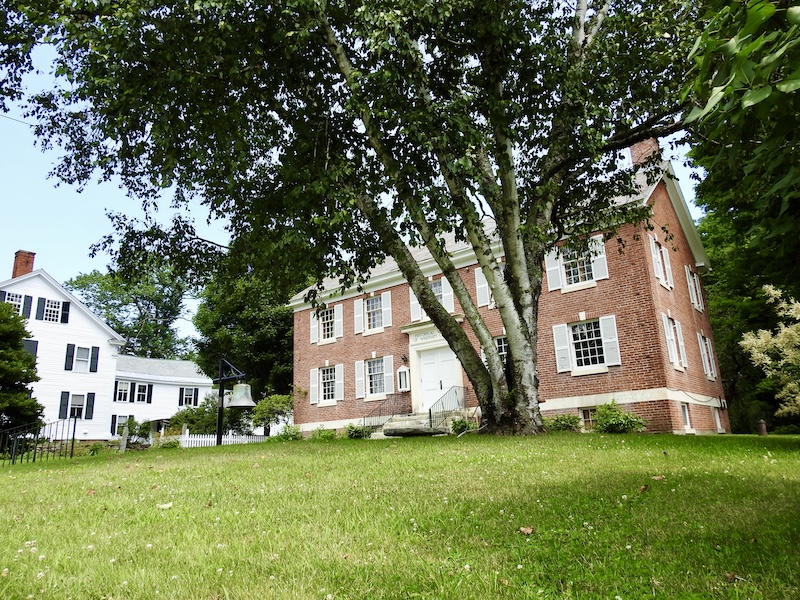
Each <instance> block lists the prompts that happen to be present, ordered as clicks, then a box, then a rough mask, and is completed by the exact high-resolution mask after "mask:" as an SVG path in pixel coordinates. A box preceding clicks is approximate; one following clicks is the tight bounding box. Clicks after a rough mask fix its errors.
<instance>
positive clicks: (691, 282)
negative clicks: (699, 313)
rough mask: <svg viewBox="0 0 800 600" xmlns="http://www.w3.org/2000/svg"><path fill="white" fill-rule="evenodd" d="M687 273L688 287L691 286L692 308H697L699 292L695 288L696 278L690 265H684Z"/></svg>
mask: <svg viewBox="0 0 800 600" xmlns="http://www.w3.org/2000/svg"><path fill="white" fill-rule="evenodd" d="M683 269H684V271H686V285H688V286H689V299H690V300H691V301H692V306H697V304H698V303H697V290H696V289H695V287H694V277H692V270H691V269H690V268H689V266H688V265H683Z"/></svg>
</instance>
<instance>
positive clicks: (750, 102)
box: [742, 85, 772, 108]
mask: <svg viewBox="0 0 800 600" xmlns="http://www.w3.org/2000/svg"><path fill="white" fill-rule="evenodd" d="M770 94H772V86H771V85H764V86H761V87H759V88H755V89H752V90H747V91H746V92H745V93H744V95H743V96H742V108H750V107H751V106H754V105H756V104H758V103H759V102H762V101H764V100H766V99H767V98H769V96H770Z"/></svg>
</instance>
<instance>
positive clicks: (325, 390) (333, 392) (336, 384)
mask: <svg viewBox="0 0 800 600" xmlns="http://www.w3.org/2000/svg"><path fill="white" fill-rule="evenodd" d="M326 362H327V361H326ZM310 379H311V381H310V386H309V390H308V399H309V402H310V403H311V404H333V403H335V402H339V401H340V400H344V365H341V364H340V365H335V366H329V365H327V364H326V366H324V367H321V368H319V369H311V378H310Z"/></svg>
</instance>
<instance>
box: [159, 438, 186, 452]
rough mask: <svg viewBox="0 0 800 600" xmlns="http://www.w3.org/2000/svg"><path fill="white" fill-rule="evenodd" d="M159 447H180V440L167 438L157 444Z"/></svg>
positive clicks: (166, 448)
mask: <svg viewBox="0 0 800 600" xmlns="http://www.w3.org/2000/svg"><path fill="white" fill-rule="evenodd" d="M158 447H159V448H160V449H163V450H169V449H170V448H180V447H181V441H180V440H167V441H166V442H162V443H161V444H159V445H158Z"/></svg>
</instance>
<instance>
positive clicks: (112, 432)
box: [111, 415, 117, 435]
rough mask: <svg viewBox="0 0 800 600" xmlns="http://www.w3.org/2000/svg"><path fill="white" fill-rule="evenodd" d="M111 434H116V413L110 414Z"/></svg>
mask: <svg viewBox="0 0 800 600" xmlns="http://www.w3.org/2000/svg"><path fill="white" fill-rule="evenodd" d="M111 435H117V415H111Z"/></svg>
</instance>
